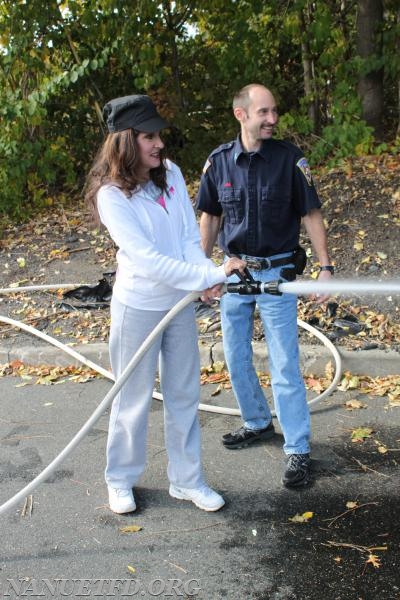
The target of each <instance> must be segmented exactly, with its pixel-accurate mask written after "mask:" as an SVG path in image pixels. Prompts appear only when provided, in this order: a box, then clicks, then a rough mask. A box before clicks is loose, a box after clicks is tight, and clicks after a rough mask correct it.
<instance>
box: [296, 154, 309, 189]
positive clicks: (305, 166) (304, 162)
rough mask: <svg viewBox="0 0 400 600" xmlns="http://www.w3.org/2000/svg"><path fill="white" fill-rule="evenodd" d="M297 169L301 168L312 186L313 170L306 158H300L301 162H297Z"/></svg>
mask: <svg viewBox="0 0 400 600" xmlns="http://www.w3.org/2000/svg"><path fill="white" fill-rule="evenodd" d="M296 167H299V169H300V171H301V172H302V173H303V175H304V177H305V178H306V181H307V183H308V185H312V177H311V170H310V167H309V165H308V162H307V159H306V158H305V157H304V156H303V157H302V158H300V160H298V161H297V163H296Z"/></svg>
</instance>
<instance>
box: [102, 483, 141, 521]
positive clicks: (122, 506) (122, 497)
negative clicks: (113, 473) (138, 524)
mask: <svg viewBox="0 0 400 600" xmlns="http://www.w3.org/2000/svg"><path fill="white" fill-rule="evenodd" d="M108 501H109V503H110V508H111V510H112V511H113V512H115V513H117V514H119V515H122V514H124V513H128V512H133V511H134V510H136V503H135V498H134V497H133V493H132V490H120V489H116V488H112V487H110V486H108Z"/></svg>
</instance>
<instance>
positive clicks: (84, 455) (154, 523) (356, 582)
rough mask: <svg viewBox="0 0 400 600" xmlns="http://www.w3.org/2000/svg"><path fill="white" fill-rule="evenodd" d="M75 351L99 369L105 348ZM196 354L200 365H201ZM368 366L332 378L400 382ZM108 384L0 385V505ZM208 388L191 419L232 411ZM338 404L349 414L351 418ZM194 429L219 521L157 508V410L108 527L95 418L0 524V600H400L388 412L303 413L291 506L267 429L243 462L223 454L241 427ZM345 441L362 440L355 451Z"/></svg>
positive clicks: (61, 442) (395, 460)
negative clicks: (305, 450)
mask: <svg viewBox="0 0 400 600" xmlns="http://www.w3.org/2000/svg"><path fill="white" fill-rule="evenodd" d="M85 350H86V352H85V354H86V355H87V356H90V357H91V358H93V359H96V360H97V359H98V360H99V361H101V362H102V363H103V365H106V364H107V358H106V354H105V350H104V347H103V346H102V347H101V348H94V347H91V348H89V347H86V349H85ZM2 352H3V355H2V356H1V357H0V363H4V362H7V361H6V360H5V358H6V357H7V358H15V357H18V358H24V359H25V360H27V357H29V356H30V357H31V360H30V361H29V362H32V361H33V357H34V356H36V358H37V359H38V361H39V362H40V364H43V361H44V359H45V358H46V360H48V362H49V363H50V364H54V362H55V361H56V357H57V360H58V357H59V352H58V351H57V350H55V349H54V350H53V351H52V353H53V354H52V357H49V356H47V355H46V357H45V354H46V352H50V351H49V350H48V349H45V348H44V347H42V346H30V347H28V346H27V347H24V348H19V349H18V348H17V347H15V348H3V350H2ZM18 352H19V354H18ZM41 352H42V353H44V354H40V353H41ZM209 352H210V349H209V348H207V349H203V350H202V359H203V361H208V360H209ZM308 352H309V354H310V355H309V357H308V358H307V357H306V359H305V363H307V361H311V364H313V365H314V367H315V368H317V364H318V360H320V361H322V362H324V361H325V358H326V357H325V354H324V353H325V350H324V349H323V348H321V347H320V348H319V349H318V350H317V351H316V350H314V351H312V350H311V349H309V350H308ZM370 352H371V353H368V352H362V353H353V354H354V356H353V355H351V356H350V357H349V359H347V358H346V356H344V364H343V367H344V368H348V366H349V364H350V365H352V366H351V370H352V372H358V373H367V372H369V373H370V374H375V373H376V371H379V372H380V374H385V373H386V374H395V373H396V372H397V373H399V371H400V369H399V368H398V365H399V361H398V357H399V355H398V354H396V353H394V354H393V355H392V353H390V352H389V353H379V354H374V353H373V351H370ZM11 353H14V354H11ZM261 353H262V351H261V349H260V351H259V352H256V359H257V360H260V361H261V360H262V359H263V357H262V356H261ZM342 354H343V353H342ZM218 358H219V355H218V354H217V348H214V359H218ZM65 360H66V362H67V363H68V364H70V363H71V362H72V361H71V360H69V358H68V357H66V358H65ZM313 360H314V362H312V361H313ZM348 360H356V363H355V364H354V365H353V363H349V362H348ZM346 361H347V362H346ZM357 361H358V362H357ZM27 362H28V360H27ZM307 364H309V363H307ZM321 364H322V363H321ZM396 369H397V371H396ZM372 370H373V371H372ZM21 384H23V385H21ZM111 385H112V384H111V382H109V381H107V380H105V379H100V378H99V379H95V380H92V381H89V382H87V383H81V384H78V383H72V382H66V383H60V384H58V385H48V386H44V385H35V384H34V380H33V381H24V380H21V379H20V378H16V377H11V376H5V377H2V378H0V444H1V458H0V482H1V492H0V504H3V503H4V502H6V501H7V500H8V499H9V498H11V497H12V496H13V495H15V494H16V493H17V492H19V490H21V489H22V488H23V487H24V486H25V485H27V483H28V482H29V481H31V480H32V479H33V478H34V477H36V476H37V475H38V474H39V473H40V472H41V471H42V470H43V469H44V468H45V467H46V466H47V465H48V464H49V463H50V462H51V461H52V460H53V459H54V457H55V456H57V454H58V453H59V452H60V451H61V450H62V449H63V448H64V447H65V445H66V444H67V443H68V442H69V441H70V439H71V438H72V437H73V436H74V435H75V434H76V433H77V431H78V430H79V429H80V427H81V426H82V425H83V424H84V422H85V421H86V420H87V418H88V417H89V416H90V415H91V414H92V412H93V411H94V410H95V408H96V407H97V406H98V404H99V402H100V401H101V400H102V399H103V398H104V396H105V395H106V393H107V392H108V391H109V389H110V387H111ZM216 389H217V387H216V386H215V385H205V386H203V387H202V399H201V400H202V402H203V403H204V404H214V405H218V406H221V407H236V405H235V401H234V398H233V396H232V392H231V391H230V390H222V391H221V392H220V393H218V394H217V395H214V394H215V392H216ZM267 393H268V392H267ZM313 397H314V394H313V393H311V392H310V396H309V398H310V399H311V398H313ZM348 400H358V401H359V402H361V404H362V407H360V408H358V409H354V410H348V408H346V406H345V403H346V401H348ZM200 421H201V426H202V442H203V460H204V468H205V473H206V476H207V480H208V483H209V484H210V485H211V486H212V487H214V488H215V489H217V490H218V491H219V492H221V493H222V494H223V495H224V497H225V499H226V505H225V507H224V508H223V509H222V510H220V511H218V512H216V513H206V512H204V511H201V510H199V509H197V508H196V507H195V506H194V505H193V504H191V503H189V502H185V501H180V500H175V499H173V498H171V497H170V496H169V495H168V481H167V477H166V462H167V459H166V454H165V449H164V442H163V406H162V402H161V401H159V400H154V401H153V404H152V410H151V415H150V427H149V437H148V465H147V469H146V472H145V474H144V476H143V478H142V480H141V482H140V485H139V486H138V488H137V489H136V490H135V497H136V500H137V505H138V510H137V511H136V512H135V513H131V514H128V515H116V514H114V513H112V512H111V511H110V509H109V507H108V505H107V493H106V486H105V483H104V476H103V473H104V466H105V444H106V435H107V427H108V411H106V412H105V413H104V415H103V416H102V417H101V418H100V419H99V421H98V422H97V423H96V425H95V426H94V427H93V429H92V430H91V432H90V433H89V435H88V436H87V437H86V438H85V439H84V440H83V441H82V442H81V444H80V445H79V447H78V448H76V449H75V450H74V451H73V453H72V454H71V455H70V456H69V457H68V458H67V459H66V460H65V462H64V463H63V464H62V465H60V466H59V467H58V468H57V469H56V471H55V473H54V474H53V475H52V476H51V477H50V478H49V479H48V480H47V481H46V482H45V483H42V484H40V485H39V486H38V487H37V488H36V489H35V490H34V491H33V492H32V494H31V496H29V497H27V498H26V501H24V502H21V503H20V504H18V505H17V506H15V507H14V508H13V509H12V510H11V511H10V512H8V513H7V514H5V515H0V531H1V540H2V544H1V546H2V548H1V550H0V597H1V598H29V597H32V598H65V597H66V596H69V597H71V598H75V597H76V598H81V597H89V598H110V597H115V598H127V597H133V598H135V597H138V598H154V597H159V598H202V599H207V600H218V599H229V600H250V599H252V600H253V599H254V600H289V599H294V600H308V599H309V600H317V599H318V600H320V599H321V598H324V599H326V600H376V599H378V598H379V600H400V574H399V569H398V565H399V558H400V532H399V527H398V517H399V508H398V497H399V479H400V478H399V460H400V455H399V451H400V408H399V407H391V406H390V404H389V401H388V398H387V397H380V398H376V397H374V398H372V397H369V396H365V395H363V394H360V393H359V391H351V390H350V391H347V392H341V391H335V392H334V393H333V394H332V395H330V396H329V397H328V398H326V399H325V400H323V401H322V402H320V403H317V404H315V405H313V407H312V431H313V438H312V458H313V473H314V483H313V485H312V486H311V487H310V488H307V489H304V490H296V491H294V490H288V489H286V488H284V487H283V486H282V485H281V481H280V480H281V474H282V470H283V466H284V455H283V452H282V441H283V440H282V435H281V433H280V429H279V424H278V423H277V422H276V420H275V425H276V431H277V433H276V436H275V437H274V438H273V439H272V440H271V441H268V442H265V443H257V444H253V445H252V446H250V447H248V448H246V449H242V450H226V449H225V448H223V446H222V444H221V436H222V434H223V433H226V432H227V431H231V430H233V429H235V428H236V427H238V426H239V425H240V419H239V418H238V417H233V416H229V415H226V414H222V413H211V412H205V411H201V412H200ZM358 430H363V431H364V435H365V437H363V438H362V440H363V441H358V442H354V441H352V435H353V432H354V431H358ZM131 526H136V527H134V528H133V529H132V527H131ZM126 527H128V530H125V531H124V528H126ZM130 527H131V530H129V528H130ZM135 529H139V530H137V531H135Z"/></svg>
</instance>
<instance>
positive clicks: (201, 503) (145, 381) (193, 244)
mask: <svg viewBox="0 0 400 600" xmlns="http://www.w3.org/2000/svg"><path fill="white" fill-rule="evenodd" d="M104 115H105V118H106V121H107V127H108V131H109V133H108V135H107V137H106V139H105V141H104V143H103V146H102V147H101V149H100V152H99V154H98V156H97V159H96V160H95V163H94V165H93V167H92V169H91V171H90V173H89V176H88V181H87V186H86V198H87V200H88V202H89V204H90V205H91V207H92V208H93V209H95V211H97V214H98V217H99V218H100V221H101V222H102V223H103V224H104V225H105V227H106V228H107V229H108V231H109V233H110V235H111V237H112V239H113V240H114V242H115V244H116V245H117V246H118V252H117V262H118V269H117V275H116V281H115V284H114V289H113V296H112V301H111V330H110V360H111V367H112V370H113V373H114V376H115V378H116V379H118V378H119V377H120V375H121V373H122V372H123V370H124V369H125V367H126V366H127V364H128V362H129V361H130V359H131V358H132V356H133V355H134V353H135V352H136V351H137V350H138V348H139V347H140V346H141V344H142V342H143V341H144V340H145V339H146V338H147V337H148V335H149V334H150V333H151V331H152V330H153V329H154V328H155V327H156V326H157V324H158V323H159V322H160V321H161V319H162V318H163V317H164V316H165V315H166V313H167V312H168V311H169V310H170V309H171V308H172V307H173V306H174V305H175V304H176V303H177V302H178V301H179V300H181V298H183V297H184V296H185V295H186V294H187V293H188V292H190V291H192V290H203V292H202V298H203V299H204V300H205V301H208V300H209V299H210V298H212V297H213V296H215V295H218V294H219V293H220V284H221V283H222V282H224V281H225V280H226V279H227V277H228V276H229V275H230V274H231V273H232V272H233V270H235V269H239V270H241V271H243V269H244V268H245V266H246V263H245V262H244V261H242V260H240V259H239V258H236V257H235V258H230V259H229V260H228V261H227V262H225V264H224V265H221V266H215V265H214V263H213V262H212V261H210V260H209V259H207V258H206V257H205V255H204V252H203V251H202V249H201V247H200V235H199V230H198V226H197V223H196V220H195V216H194V211H193V207H192V205H191V202H190V199H189V197H188V194H187V190H186V186H185V182H184V179H183V177H182V174H181V172H180V170H179V168H178V167H177V166H176V165H175V164H174V163H172V162H171V161H169V160H166V159H165V158H164V144H163V142H162V140H161V138H160V134H159V132H160V130H161V129H163V128H165V127H167V126H168V125H167V123H166V122H165V121H164V119H162V118H161V117H160V115H159V114H158V113H157V110H156V108H155V106H154V104H153V102H152V101H151V99H150V98H149V96H145V95H134V96H125V97H123V98H116V99H114V100H111V101H110V102H108V103H107V104H106V106H105V107H104ZM158 361H159V369H160V380H161V389H162V393H163V398H164V430H165V444H166V450H167V455H168V468H167V474H168V478H169V481H170V488H169V493H170V495H171V496H172V497H174V498H179V499H183V500H190V501H192V502H193V503H194V504H195V505H196V506H198V507H199V508H201V509H203V510H207V511H215V510H218V509H220V508H221V507H222V506H223V505H224V499H223V498H222V496H220V495H219V494H218V493H216V492H215V491H213V490H212V489H211V488H209V487H208V486H207V485H206V483H205V480H204V477H203V473H202V466H201V449H200V427H199V422H198V415H197V410H198V403H199V399H200V381H199V379H200V378H199V366H200V365H199V351H198V344H197V329H196V321H195V317H194V310H193V306H192V305H190V306H187V307H186V308H185V309H183V310H182V311H181V312H180V313H178V314H177V315H176V316H175V317H174V319H173V320H172V321H171V322H170V323H169V325H168V326H167V327H166V329H165V330H164V331H163V332H162V333H161V334H160V336H158V338H157V340H156V342H155V343H154V344H153V346H152V347H151V348H150V349H149V351H148V352H147V353H146V354H145V355H144V357H143V359H142V360H141V361H140V363H139V365H138V367H137V368H136V369H135V371H134V372H133V374H132V375H131V376H130V378H129V379H128V381H127V382H126V384H125V385H124V387H123V388H122V389H121V391H120V392H119V394H118V395H117V396H116V397H115V399H114V402H113V405H112V408H111V414H110V423H109V432H108V441H107V466H106V471H105V479H106V482H107V485H108V493H109V502H110V508H111V510H113V511H114V512H116V513H126V512H131V511H134V510H135V509H136V503H135V499H134V496H133V491H132V488H134V487H135V486H136V484H137V482H138V480H139V478H140V476H141V474H142V473H143V470H144V467H145V461H146V438H147V426H148V414H149V409H150V404H151V398H152V392H153V387H154V379H155V376H156V372H157V367H158Z"/></svg>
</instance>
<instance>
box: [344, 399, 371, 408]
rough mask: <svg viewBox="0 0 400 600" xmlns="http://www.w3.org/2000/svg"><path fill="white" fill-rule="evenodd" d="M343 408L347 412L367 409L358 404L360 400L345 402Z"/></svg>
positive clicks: (360, 403)
mask: <svg viewBox="0 0 400 600" xmlns="http://www.w3.org/2000/svg"><path fill="white" fill-rule="evenodd" d="M345 407H346V408H347V410H356V409H358V408H367V405H366V404H363V403H362V402H360V400H347V402H345Z"/></svg>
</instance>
